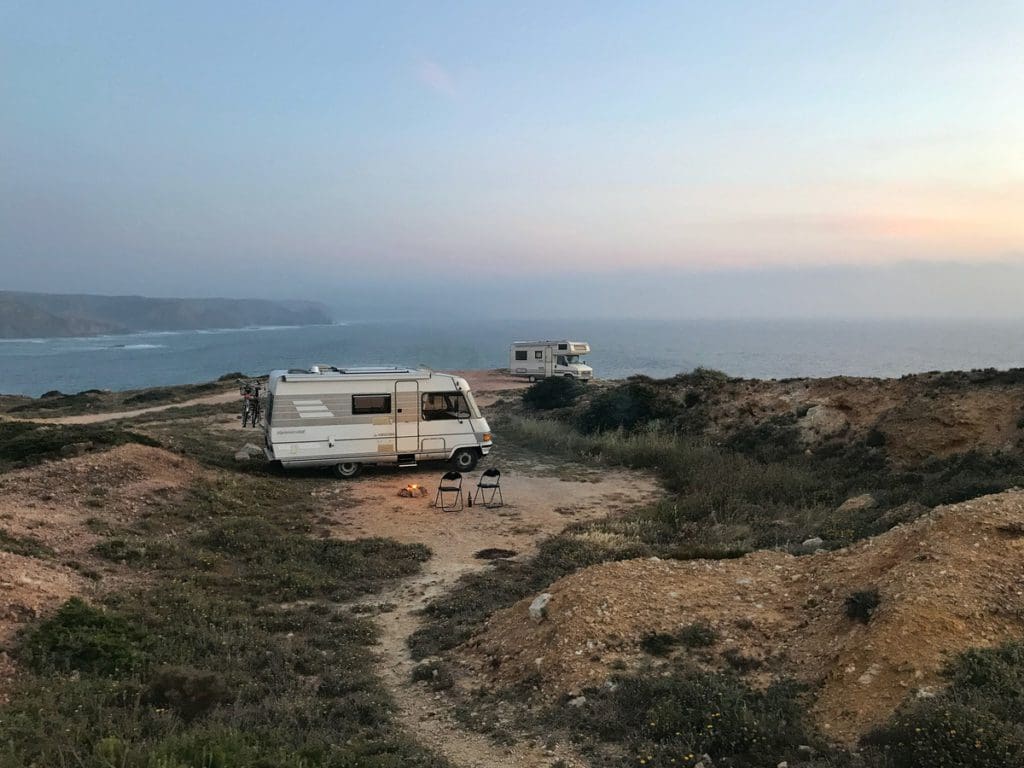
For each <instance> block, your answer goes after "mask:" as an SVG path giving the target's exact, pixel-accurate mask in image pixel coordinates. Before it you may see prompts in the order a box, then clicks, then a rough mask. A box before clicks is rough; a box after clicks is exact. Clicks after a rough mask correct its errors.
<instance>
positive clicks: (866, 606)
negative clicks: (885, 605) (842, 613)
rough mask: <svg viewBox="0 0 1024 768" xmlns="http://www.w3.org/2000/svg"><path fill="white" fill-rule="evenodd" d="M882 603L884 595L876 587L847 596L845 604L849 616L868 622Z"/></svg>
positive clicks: (855, 619) (864, 622) (863, 622)
mask: <svg viewBox="0 0 1024 768" xmlns="http://www.w3.org/2000/svg"><path fill="white" fill-rule="evenodd" d="M881 604H882V596H881V595H880V594H879V593H878V590H877V589H875V588H871V589H862V590H858V591H857V592H854V593H852V594H850V595H848V596H847V597H846V599H845V600H844V601H843V606H844V608H845V610H846V615H847V617H848V618H851V619H853V620H854V621H859V622H861V623H862V624H867V623H868V622H869V621H871V618H872V617H873V616H874V615H875V611H876V610H878V606H879V605H881Z"/></svg>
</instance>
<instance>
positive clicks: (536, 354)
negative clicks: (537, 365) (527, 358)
mask: <svg viewBox="0 0 1024 768" xmlns="http://www.w3.org/2000/svg"><path fill="white" fill-rule="evenodd" d="M533 358H534V360H543V359H544V350H541V349H535V350H534V351H533Z"/></svg>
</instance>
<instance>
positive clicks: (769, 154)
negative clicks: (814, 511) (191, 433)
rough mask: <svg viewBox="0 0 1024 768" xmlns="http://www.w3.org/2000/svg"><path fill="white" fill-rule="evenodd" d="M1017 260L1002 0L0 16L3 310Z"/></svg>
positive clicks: (15, 3) (153, 8) (737, 279)
mask: <svg viewBox="0 0 1024 768" xmlns="http://www.w3.org/2000/svg"><path fill="white" fill-rule="evenodd" d="M1022 262H1024V4H1022V3H1020V2H1005V3H1003V2H984V1H983V2H960V3H955V2H953V3H945V2H915V1H910V2H898V3H893V2H863V1H857V2H852V1H851V2H844V1H840V2H820V1H817V2H797V1H791V2H757V3H752V2H748V3H744V2H707V3H680V2H649V3H624V2H592V3H578V2H563V3H550V2H545V3H540V2H516V3H487V2H466V3H446V2H429V3H423V2H408V3H396V2H381V3H378V2H374V3H355V2H353V3H343V2H322V3H317V2H294V3H283V2H282V3H249V2H217V3H209V2H183V1H182V0H177V1H176V2H102V1H101V2H89V3H83V2H47V1H45V0H30V1H22V0H0V267H2V268H3V273H4V280H3V287H5V288H11V289H26V290H53V291H72V290H79V291H90V292H136V293H144V294H151V295H169V294H175V295H180V294H188V295H260V296H274V295H278V294H279V293H280V291H281V290H282V286H286V287H285V288H284V290H286V291H287V292H288V293H289V295H292V296H297V297H303V296H311V297H314V298H325V297H328V296H336V297H344V296H349V295H354V294H355V293H358V291H359V290H362V289H363V288H365V287H367V286H378V285H382V284H387V283H388V282H389V281H392V280H393V278H394V276H395V275H396V274H397V275H403V276H411V277H415V278H416V279H417V280H422V281H424V283H425V284H426V283H429V284H430V285H434V283H435V282H439V284H442V285H443V283H444V279H445V277H446V276H447V277H448V278H450V279H451V280H452V281H455V282H457V283H458V284H459V285H460V286H465V287H468V288H469V287H473V286H479V285H483V284H485V282H486V281H487V280H490V279H508V280H509V281H511V282H512V283H517V282H523V283H526V282H529V280H528V279H527V277H528V276H530V277H539V278H540V279H541V280H549V279H550V280H558V279H563V278H564V277H565V276H567V275H568V276H572V275H576V276H580V277H581V278H582V279H583V280H584V281H590V282H589V283H588V284H589V285H590V286H591V288H592V289H593V290H594V291H597V292H598V293H600V292H601V291H602V290H606V289H607V290H611V289H612V287H613V286H614V283H615V281H616V280H617V279H619V276H622V275H630V276H635V275H646V276H648V278H649V282H650V286H651V287H652V288H653V287H656V286H657V285H659V284H663V283H664V281H666V280H668V281H673V280H676V281H685V280H687V279H689V278H694V277H695V276H701V279H713V280H719V281H720V282H722V284H723V285H725V284H729V285H732V286H737V285H740V284H742V283H743V281H747V283H748V284H749V285H750V286H756V285H757V284H760V283H761V282H762V276H763V275H764V274H765V273H766V272H767V273H771V274H772V275H778V274H783V273H784V274H788V275H796V278H797V279H799V280H802V279H804V278H808V276H810V277H809V278H808V279H812V278H814V275H819V276H820V275H842V274H857V275H861V278H858V279H865V280H866V279H867V278H864V277H863V276H864V275H867V274H869V273H872V270H874V271H875V272H874V273H872V274H882V273H883V272H884V270H897V271H899V270H903V271H906V270H910V272H908V273H907V274H912V273H913V270H914V269H915V268H920V269H921V270H923V271H922V272H921V273H920V274H922V275H933V276H938V277H936V278H935V280H937V281H938V282H936V283H935V284H934V285H935V289H936V290H939V286H940V283H941V284H943V285H945V284H946V283H948V282H949V281H950V280H952V281H953V282H960V283H964V284H966V283H971V282H972V281H971V280H967V281H966V283H965V282H964V281H962V280H961V279H960V278H959V277H957V275H963V274H965V273H964V272H963V270H964V269H969V268H971V267H973V266H977V267H978V269H979V270H980V271H979V272H977V273H976V275H980V274H983V273H984V274H991V275H996V276H997V277H994V278H992V279H993V280H994V281H995V283H993V285H988V284H985V285H982V286H981V287H980V288H978V291H980V293H979V294H978V295H974V294H971V295H970V296H968V297H967V300H968V303H970V302H975V303H974V304H972V305H971V306H974V307H975V308H976V309H977V310H978V311H980V312H982V313H984V309H985V307H986V300H985V298H984V295H985V294H986V292H988V291H989V290H990V288H992V287H993V286H996V287H998V286H999V284H1001V283H1003V282H1005V280H1006V275H1008V274H1012V275H1014V278H1013V279H1014V280H1019V279H1020V278H1022V277H1024V270H1021V269H1020V267H1021V264H1022ZM915 265H916V266H915ZM946 267H948V270H947V269H946ZM879 270H881V271H879ZM949 270H952V271H949ZM958 270H959V271H958ZM1006 270H1009V272H1007V271H1006ZM708 275H711V276H712V277H711V278H708ZM814 279H816V278H814ZM927 279H930V278H926V282H925V290H927V289H928V288H927V286H928V283H927ZM836 280H838V281H839V282H842V278H836V279H835V280H831V279H826V280H824V284H833V283H835V282H836ZM943 281H945V282H943ZM974 282H979V281H974ZM911 283H914V280H913V279H911V278H908V279H907V284H908V285H909V284H911ZM980 283H984V281H983V280H982V281H980ZM782 284H785V281H783V283H782ZM1017 284H1018V285H1021V287H1022V288H1024V285H1022V284H1021V283H1020V282H1018V283H1017ZM986 285H988V287H985V286H986ZM601 286H604V288H602V287H601ZM1003 288H1005V286H1003ZM965 290H966V288H965ZM971 290H974V289H973V288H972V289H971ZM744 295H746V294H744V293H743V291H742V290H741V291H740V292H739V293H738V294H736V295H735V296H733V298H732V299H731V300H732V301H736V302H739V303H742V302H743V301H744V299H743V296H744ZM340 300H341V299H340V298H339V301H340ZM780 303H782V304H785V303H786V299H785V297H784V296H780ZM670 305H671V302H670V301H669V302H666V306H667V307H668V306H670ZM740 309H742V307H741V308H740ZM748 309H749V308H748Z"/></svg>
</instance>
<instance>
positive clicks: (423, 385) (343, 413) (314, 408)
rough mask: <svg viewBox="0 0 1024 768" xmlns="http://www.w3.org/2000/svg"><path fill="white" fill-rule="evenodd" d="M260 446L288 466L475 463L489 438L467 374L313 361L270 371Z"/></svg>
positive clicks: (346, 473) (350, 472)
mask: <svg viewBox="0 0 1024 768" xmlns="http://www.w3.org/2000/svg"><path fill="white" fill-rule="evenodd" d="M267 393H268V396H267V413H266V422H265V427H264V433H265V435H266V447H265V452H266V454H267V458H268V459H270V460H271V461H279V462H281V464H282V465H283V466H285V467H317V466H333V467H334V471H335V472H336V473H337V474H338V475H339V476H341V477H345V478H349V477H355V476H356V475H357V474H359V471H360V469H361V468H362V466H363V465H364V464H398V465H399V466H402V467H410V466H415V465H416V463H417V462H419V461H426V460H431V459H440V460H449V459H450V460H451V462H452V464H453V465H454V466H455V468H456V469H458V470H459V471H462V472H466V471H469V470H472V469H473V468H474V467H475V466H476V463H477V461H478V460H479V459H480V458H481V457H483V456H486V455H487V454H488V453H489V452H490V450H491V446H492V445H493V443H492V442H491V430H490V427H488V426H487V421H486V419H484V417H483V416H482V415H481V413H480V409H479V408H477V405H476V402H475V401H474V400H473V393H472V392H470V389H469V384H467V383H466V380H465V379H463V378H460V377H458V376H453V375H451V374H449V373H435V372H433V371H429V370H417V369H411V368H390V367H389V368H335V367H333V366H316V365H315V366H313V367H312V368H309V369H308V370H306V369H300V370H288V371H273V372H272V373H271V374H270V378H269V381H268V383H267Z"/></svg>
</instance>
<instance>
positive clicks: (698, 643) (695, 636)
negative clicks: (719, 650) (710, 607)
mask: <svg viewBox="0 0 1024 768" xmlns="http://www.w3.org/2000/svg"><path fill="white" fill-rule="evenodd" d="M679 642H681V643H682V644H683V645H685V646H686V647H687V648H707V647H709V646H712V645H714V644H715V643H717V642H718V632H716V631H715V628H714V627H712V626H711V625H710V624H706V623H705V622H703V621H695V622H693V624H687V625H686V626H685V627H683V628H682V629H681V630H679Z"/></svg>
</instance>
